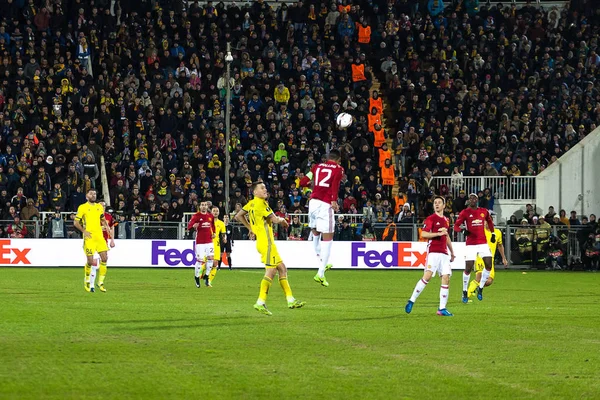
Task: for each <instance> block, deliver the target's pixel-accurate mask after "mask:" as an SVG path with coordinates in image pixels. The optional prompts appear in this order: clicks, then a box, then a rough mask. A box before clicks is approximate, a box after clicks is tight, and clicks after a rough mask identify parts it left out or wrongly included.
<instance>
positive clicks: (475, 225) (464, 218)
mask: <svg viewBox="0 0 600 400" xmlns="http://www.w3.org/2000/svg"><path fill="white" fill-rule="evenodd" d="M485 221H487V223H488V227H489V229H490V231H491V232H494V221H493V220H492V217H491V216H490V213H489V211H488V210H486V209H485V208H481V207H478V208H475V209H473V208H471V207H467V208H465V209H464V210H462V211H461V212H460V214H458V218H457V219H456V223H455V224H454V230H455V231H457V232H460V230H461V228H460V226H461V225H462V224H463V222H466V225H467V231H469V235H468V236H467V240H466V243H467V246H471V245H477V244H487V239H486V237H485V224H484V222H485Z"/></svg>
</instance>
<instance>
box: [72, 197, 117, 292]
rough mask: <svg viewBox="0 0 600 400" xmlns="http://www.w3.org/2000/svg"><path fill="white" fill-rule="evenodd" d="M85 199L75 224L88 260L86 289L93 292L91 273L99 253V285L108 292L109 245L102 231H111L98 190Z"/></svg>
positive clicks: (102, 290)
mask: <svg viewBox="0 0 600 400" xmlns="http://www.w3.org/2000/svg"><path fill="white" fill-rule="evenodd" d="M85 197H86V199H87V202H85V203H83V204H82V205H80V206H79V207H78V208H77V215H76V216H75V222H74V224H73V225H74V226H75V228H76V229H77V230H79V231H80V232H81V233H82V234H83V251H84V252H85V256H86V258H87V260H86V264H85V267H84V272H85V280H84V287H85V290H86V291H88V292H91V291H92V288H91V287H90V273H91V270H92V264H93V262H94V253H95V252H97V253H98V254H99V255H100V268H99V269H100V271H99V273H100V276H99V278H98V284H99V288H100V291H101V292H106V288H105V287H104V278H105V277H106V263H107V261H108V254H107V251H108V245H107V243H106V240H104V237H103V234H102V229H103V228H104V229H106V230H109V228H108V226H107V224H106V219H105V218H104V208H103V207H102V206H101V205H100V204H98V203H96V189H90V190H88V191H87V193H86V195H85Z"/></svg>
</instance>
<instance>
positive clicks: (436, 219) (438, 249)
mask: <svg viewBox="0 0 600 400" xmlns="http://www.w3.org/2000/svg"><path fill="white" fill-rule="evenodd" d="M441 228H446V229H448V230H449V229H450V221H449V220H448V218H446V217H443V216H442V217H440V216H439V215H437V214H432V215H430V216H429V217H427V218H425V221H424V224H423V231H424V232H431V233H436V232H439V231H440V229H441ZM447 240H448V239H446V236H439V237H434V238H432V239H429V242H428V243H427V252H428V253H443V254H448V243H447Z"/></svg>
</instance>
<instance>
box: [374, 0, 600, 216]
mask: <svg viewBox="0 0 600 400" xmlns="http://www.w3.org/2000/svg"><path fill="white" fill-rule="evenodd" d="M587 2H588V3H590V4H591V2H589V1H587ZM585 3H586V1H582V2H572V3H571V7H570V8H568V9H564V10H558V9H557V8H552V9H547V8H546V9H545V8H542V7H536V6H532V5H529V4H528V5H525V6H524V7H522V8H517V7H516V6H512V7H503V6H502V5H500V4H498V5H492V4H487V5H485V6H480V4H479V2H478V1H464V2H463V1H460V2H454V3H452V2H442V1H437V0H430V1H428V2H426V3H425V4H426V5H427V8H426V9H425V8H423V7H415V8H410V7H395V8H391V9H388V10H387V11H386V13H385V15H382V16H381V17H382V18H383V20H384V21H383V23H382V28H383V29H382V31H384V34H381V35H379V36H376V37H374V38H373V40H372V46H373V48H374V49H378V50H377V51H374V52H373V53H374V54H373V57H372V58H373V59H377V60H378V61H379V63H380V70H381V74H382V75H381V77H382V78H383V79H385V83H386V86H385V89H386V90H385V93H386V94H387V95H388V97H389V99H390V103H391V104H392V105H393V110H392V112H393V114H392V115H394V116H395V118H396V121H395V124H396V127H397V128H398V130H400V131H401V132H403V133H404V137H403V141H402V142H403V143H402V150H401V151H404V148H406V149H407V151H406V157H405V160H404V161H405V162H406V164H407V165H406V168H402V170H401V171H400V170H398V171H397V172H398V173H401V174H402V176H401V177H400V179H402V177H404V176H408V175H411V173H412V172H414V170H413V167H414V166H415V165H416V166H417V168H418V170H419V171H420V172H421V174H422V175H421V177H415V179H416V181H417V184H418V185H420V183H421V181H422V179H423V176H424V174H425V171H426V169H428V168H429V169H430V170H431V171H432V173H433V175H434V176H448V173H447V172H445V171H454V173H453V174H452V177H453V180H452V182H453V185H456V186H453V188H456V189H457V190H458V189H460V188H461V185H462V177H463V176H479V175H485V176H490V177H491V176H526V175H529V176H533V175H536V174H538V173H539V172H541V171H543V170H544V169H545V168H546V167H547V166H548V165H549V164H551V163H553V162H554V161H555V160H556V159H557V158H558V157H560V156H561V155H562V154H564V153H565V152H566V151H568V150H569V149H570V148H572V147H573V146H574V145H575V144H576V143H577V142H578V141H579V140H581V139H582V138H583V137H585V135H586V134H587V133H589V132H591V131H593V130H594V129H595V128H596V127H597V126H598V124H599V122H600V103H599V99H598V96H597V93H598V91H599V90H600V81H599V80H598V79H596V76H597V75H598V68H599V64H598V62H597V61H598V60H599V59H600V56H598V54H597V52H596V49H594V48H593V46H590V43H595V42H597V41H598V40H599V39H600V37H599V32H598V30H595V29H593V28H592V27H593V26H595V25H594V24H595V23H598V22H600V14H598V13H596V12H595V11H593V7H589V6H586V5H585ZM417 9H418V12H417ZM465 11H466V13H465ZM372 62H373V63H374V61H372ZM388 121H389V119H388ZM390 122H391V121H390ZM394 145H395V146H399V144H398V142H396V143H395V144H394ZM395 150H396V149H395ZM412 154H414V155H415V156H412ZM438 156H439V157H441V159H440V160H441V162H438ZM446 166H447V167H448V168H446ZM405 171H410V172H405ZM439 189H440V188H436V193H439ZM455 193H456V192H455ZM416 209H418V207H416Z"/></svg>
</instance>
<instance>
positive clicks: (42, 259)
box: [0, 239, 465, 269]
mask: <svg viewBox="0 0 600 400" xmlns="http://www.w3.org/2000/svg"><path fill="white" fill-rule="evenodd" d="M115 242H116V246H115V247H114V248H113V249H111V250H110V252H109V260H108V266H109V267H172V268H178V267H191V266H193V265H194V242H193V241H192V240H145V239H135V240H116V241H115ZM255 245H256V243H255V242H253V241H249V240H238V241H236V242H235V244H234V247H233V252H232V259H233V264H234V266H235V267H237V268H264V266H263V265H262V264H261V263H260V257H259V255H258V252H257V251H256V248H255ZM276 245H277V248H278V250H279V254H280V255H281V257H282V258H283V261H284V262H285V264H286V266H287V267H288V268H316V266H317V265H318V264H317V260H316V256H315V255H314V251H313V248H312V243H310V242H306V241H276ZM453 246H454V252H455V254H456V260H455V261H454V262H453V263H452V268H453V269H463V268H464V265H465V263H464V243H454V244H453ZM426 260H427V244H426V243H424V242H333V245H332V248H331V256H330V260H329V261H330V263H331V264H333V266H334V268H344V269H398V268H400V269H419V268H424V267H425V263H426ZM84 262H85V256H84V254H83V240H77V239H0V266H18V267H75V266H82V265H83V263H84Z"/></svg>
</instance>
